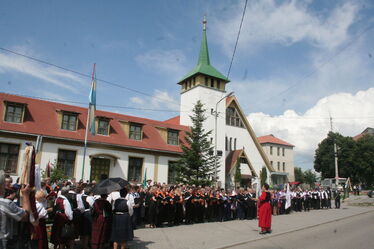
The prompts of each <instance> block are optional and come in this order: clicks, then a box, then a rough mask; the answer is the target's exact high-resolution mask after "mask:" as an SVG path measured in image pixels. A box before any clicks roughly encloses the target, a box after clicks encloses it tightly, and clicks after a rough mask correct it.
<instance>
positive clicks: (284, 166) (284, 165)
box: [283, 162, 286, 171]
mask: <svg viewBox="0 0 374 249" xmlns="http://www.w3.org/2000/svg"><path fill="white" fill-rule="evenodd" d="M283 171H286V163H285V162H283Z"/></svg>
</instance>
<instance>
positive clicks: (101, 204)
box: [91, 195, 112, 249]
mask: <svg viewBox="0 0 374 249" xmlns="http://www.w3.org/2000/svg"><path fill="white" fill-rule="evenodd" d="M107 197H108V195H101V197H100V198H99V199H97V200H96V201H95V202H94V204H93V212H92V232H91V248H92V249H101V248H105V247H106V246H107V243H108V241H109V238H110V228H111V225H112V224H111V221H112V205H111V204H110V203H109V201H107V200H106V199H107Z"/></svg>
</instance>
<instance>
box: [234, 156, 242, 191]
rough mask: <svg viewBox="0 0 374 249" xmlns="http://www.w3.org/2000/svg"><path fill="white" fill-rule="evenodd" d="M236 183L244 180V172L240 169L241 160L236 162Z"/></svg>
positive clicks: (238, 183)
mask: <svg viewBox="0 0 374 249" xmlns="http://www.w3.org/2000/svg"><path fill="white" fill-rule="evenodd" d="M234 177H235V185H236V186H237V185H240V182H241V180H242V173H241V170H240V160H238V162H237V163H236V168H235V176H234Z"/></svg>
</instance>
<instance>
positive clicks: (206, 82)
mask: <svg viewBox="0 0 374 249" xmlns="http://www.w3.org/2000/svg"><path fill="white" fill-rule="evenodd" d="M208 80H209V79H208V77H205V85H206V86H208Z"/></svg>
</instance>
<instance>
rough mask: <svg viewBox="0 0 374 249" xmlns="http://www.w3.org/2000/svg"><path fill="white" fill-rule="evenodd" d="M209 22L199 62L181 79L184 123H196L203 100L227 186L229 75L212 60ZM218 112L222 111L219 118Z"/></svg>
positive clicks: (220, 174) (220, 172)
mask: <svg viewBox="0 0 374 249" xmlns="http://www.w3.org/2000/svg"><path fill="white" fill-rule="evenodd" d="M206 23H207V22H206V19H205V17H204V20H203V37H202V41H201V47H200V54H199V59H198V61H197V65H196V66H195V68H194V69H192V71H191V72H189V73H188V74H187V75H185V76H184V77H183V78H182V79H181V80H180V81H179V82H178V84H179V85H180V86H181V103H180V104H181V105H180V124H181V125H187V126H191V125H192V121H191V119H190V115H192V109H193V106H194V105H195V104H196V102H197V101H198V100H200V101H201V102H202V103H203V104H204V108H205V109H206V110H207V111H206V113H205V115H206V117H207V120H206V121H205V123H204V129H205V130H206V131H210V130H212V137H211V138H210V139H211V142H212V144H214V145H215V146H216V150H217V151H218V155H219V156H220V157H219V160H218V163H217V164H218V165H217V166H218V174H217V176H218V181H219V183H221V185H222V186H225V185H224V184H225V113H226V100H225V99H224V98H225V96H226V95H227V93H226V90H225V89H226V84H227V83H228V82H229V79H228V78H227V77H225V76H224V75H223V74H222V73H220V72H219V71H218V70H217V69H215V68H214V67H213V66H212V65H211V64H210V59H209V51H208V41H207V36H206ZM215 113H217V114H218V115H217V120H216V119H215V118H216V116H215ZM216 121H217V125H216V123H215V122H216ZM215 128H216V129H215ZM216 132H217V133H216ZM215 137H216V139H215ZM215 140H217V141H215ZM221 153H222V154H221ZM221 155H222V156H221Z"/></svg>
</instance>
